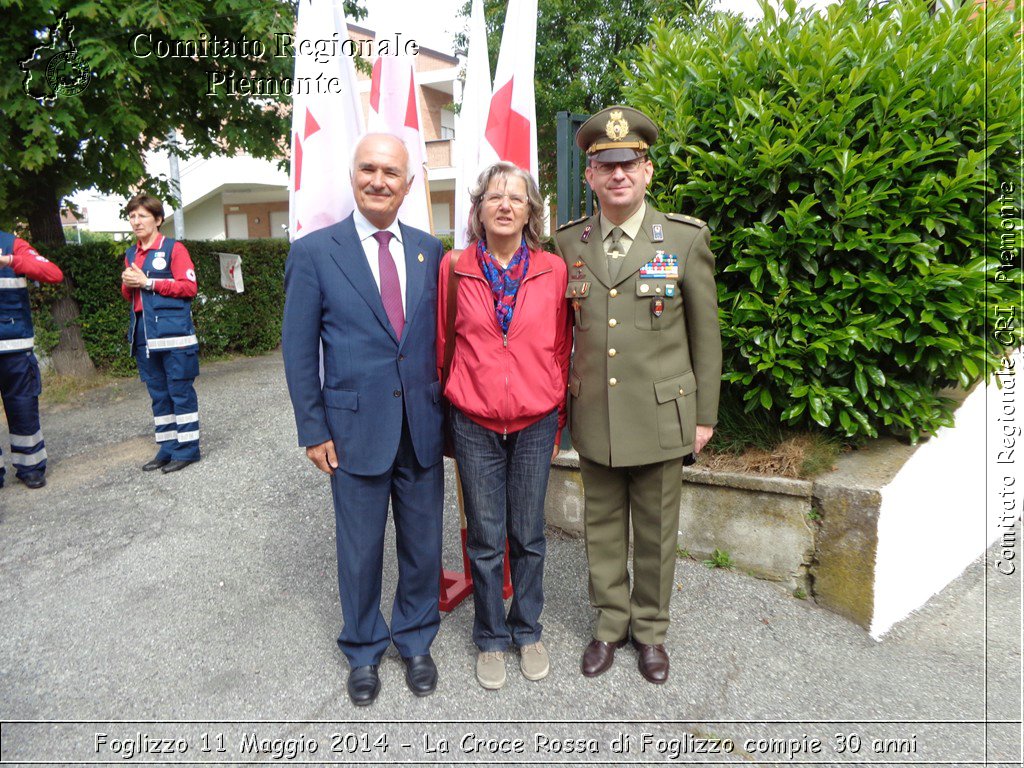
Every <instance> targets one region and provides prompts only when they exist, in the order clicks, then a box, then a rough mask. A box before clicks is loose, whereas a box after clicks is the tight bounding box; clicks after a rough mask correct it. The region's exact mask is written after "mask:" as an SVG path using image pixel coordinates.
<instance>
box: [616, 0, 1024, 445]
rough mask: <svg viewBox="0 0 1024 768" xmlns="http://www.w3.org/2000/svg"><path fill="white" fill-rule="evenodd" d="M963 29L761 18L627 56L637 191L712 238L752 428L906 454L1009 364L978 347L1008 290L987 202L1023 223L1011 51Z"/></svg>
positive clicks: (873, 20)
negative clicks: (639, 114)
mask: <svg viewBox="0 0 1024 768" xmlns="http://www.w3.org/2000/svg"><path fill="white" fill-rule="evenodd" d="M975 8H976V6H975V5H974V4H973V3H969V4H966V5H965V6H964V7H962V8H958V9H950V8H942V9H941V10H940V11H939V12H938V13H936V14H934V15H933V14H932V13H931V12H930V11H929V4H927V3H920V2H909V1H908V0H905V1H903V2H892V3H889V4H886V5H883V6H881V7H871V8H870V9H866V8H865V5H864V3H862V2H858V1H857V0H844V2H841V3H839V4H837V5H831V6H829V7H827V8H825V9H822V10H820V11H815V10H812V9H803V10H798V9H797V8H796V4H795V2H793V0H786V2H785V3H784V8H783V9H782V10H779V11H776V10H775V9H773V8H772V7H771V6H770V5H768V4H767V3H762V9H763V11H764V18H763V19H762V20H761V21H759V22H756V23H751V24H750V25H749V26H747V25H745V24H744V22H743V21H742V20H741V19H738V18H736V17H728V16H724V15H714V16H712V18H711V19H710V20H709V21H708V22H707V23H706V24H705V25H702V26H701V27H700V28H693V29H676V28H672V27H668V26H663V25H656V26H654V27H652V42H651V45H650V47H649V48H643V49H638V50H637V51H636V55H635V59H634V60H633V61H632V62H631V66H632V67H633V68H634V72H633V80H632V82H631V83H630V85H629V87H628V89H627V94H628V95H627V99H628V103H630V104H632V105H634V106H636V107H639V108H640V109H643V110H644V111H646V112H648V113H649V114H650V115H651V116H652V117H653V118H654V119H655V121H656V122H657V123H658V124H659V125H660V126H661V128H662V134H661V138H660V139H659V141H658V143H657V145H656V146H655V147H654V148H653V149H652V152H651V154H652V159H653V160H654V165H655V180H654V184H653V187H652V192H653V194H654V195H655V198H656V200H657V203H658V205H659V207H661V208H663V209H665V210H675V211H683V212H687V213H692V214H694V215H696V216H699V217H701V218H703V219H705V220H707V221H708V223H709V225H710V226H711V229H712V233H713V240H714V247H715V252H716V255H717V256H718V270H719V275H718V280H719V304H720V308H721V319H722V330H723V341H724V345H725V375H724V378H725V379H726V380H727V381H729V382H732V383H733V384H734V385H735V386H734V389H735V388H740V389H742V391H743V396H742V397H743V400H744V401H745V403H746V406H745V407H746V410H747V411H748V412H753V411H766V412H768V413H770V414H772V415H773V416H774V417H775V418H777V419H779V420H780V421H781V422H783V423H786V424H789V425H794V426H801V427H811V426H813V425H814V424H818V425H821V426H822V427H827V428H829V429H830V430H831V431H832V432H833V433H834V434H837V435H840V436H843V437H845V438H852V437H860V436H874V435H876V434H878V432H879V431H880V430H888V431H893V432H899V433H904V434H907V435H909V436H910V438H911V439H913V440H917V439H918V438H919V437H921V436H922V435H925V434H929V433H933V432H934V431H935V430H936V429H937V428H938V427H940V426H942V425H946V424H950V423H951V421H952V417H951V409H952V402H951V401H950V400H947V399H945V398H943V397H941V396H940V394H939V391H940V390H941V389H942V388H944V387H948V386H954V385H960V386H963V387H968V386H970V385H972V384H973V383H974V382H976V381H978V380H979V379H981V378H983V377H984V376H985V375H986V372H990V371H991V370H992V369H993V368H997V367H998V366H999V365H1000V362H999V357H1000V355H1001V354H1003V352H1004V347H1006V346H1016V345H1019V343H1020V341H1021V333H1020V328H1019V325H1018V327H1017V329H1016V330H1015V331H1014V332H1013V334H1012V339H1010V342H1011V343H1007V342H1008V338H1007V335H1006V334H1003V335H1002V336H998V335H995V336H994V335H992V334H986V329H987V328H988V327H991V325H992V323H993V321H994V319H995V318H996V317H997V315H996V310H997V308H1000V307H1002V308H1004V311H1005V308H1006V307H1013V306H1014V305H1016V303H1017V297H1016V294H1015V292H1014V288H1015V284H1018V281H1019V279H1020V277H1021V275H1020V271H1019V262H1018V259H1019V248H1020V243H1019V241H1018V239H1017V238H1018V235H1017V234H1016V231H1015V233H1014V242H1013V248H1012V249H1010V251H1009V252H1010V253H1011V255H1012V256H1013V261H1012V263H1003V264H1000V261H999V253H1000V250H1001V249H1000V241H999V239H998V238H999V233H1000V231H1001V230H1000V229H999V227H998V225H999V223H1000V210H999V204H1000V202H1001V201H1000V199H999V198H1000V196H1005V195H1007V194H1009V195H1010V199H1011V200H1016V201H1018V202H1017V203H1016V207H1013V206H1011V210H1012V211H1015V213H1013V215H1014V216H1015V217H1016V219H1017V221H1015V222H1014V223H1015V224H1016V223H1019V216H1020V209H1019V194H1020V192H1019V190H1016V189H1015V188H1014V186H1013V183H1014V179H1015V178H1017V177H1018V172H1019V168H1020V166H1019V150H1020V145H1021V142H1020V125H1019V122H1018V121H1019V110H1020V94H1019V93H1018V92H1017V90H1016V73H1017V68H1018V66H1019V61H1018V56H1019V50H1020V49H1019V41H1018V40H1017V39H1016V38H1015V32H1016V31H1017V27H1016V26H1015V21H1014V14H1013V13H1011V12H1005V10H1004V9H998V8H997V7H996V6H995V5H994V4H989V7H988V10H987V11H984V10H983V11H981V12H979V11H976V10H975ZM972 14H978V15H977V16H976V17H975V18H971V15H972ZM1002 202H1003V203H1004V204H1005V202H1006V201H1005V200H1003V201H1002ZM1005 213H1006V209H1004V216H1005ZM1003 245H1004V247H1005V245H1006V243H1005V242H1004V243H1003ZM997 275H998V278H997ZM997 336H998V338H997Z"/></svg>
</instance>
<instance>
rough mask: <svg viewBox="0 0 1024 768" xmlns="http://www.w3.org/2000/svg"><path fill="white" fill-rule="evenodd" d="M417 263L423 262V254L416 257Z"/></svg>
mask: <svg viewBox="0 0 1024 768" xmlns="http://www.w3.org/2000/svg"><path fill="white" fill-rule="evenodd" d="M416 261H420V262H422V261H423V254H422V253H421V254H420V255H419V256H417V257H416Z"/></svg>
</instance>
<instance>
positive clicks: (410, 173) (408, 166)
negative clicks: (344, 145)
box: [348, 131, 416, 183]
mask: <svg viewBox="0 0 1024 768" xmlns="http://www.w3.org/2000/svg"><path fill="white" fill-rule="evenodd" d="M379 136H388V137H390V138H392V139H394V140H395V141H397V142H398V143H399V144H401V145H402V149H404V150H405V181H406V183H408V182H410V181H412V180H413V178H414V177H415V176H416V172H415V171H414V170H413V167H412V152H410V151H409V145H408V144H406V143H405V139H403V138H402V137H401V136H396V135H395V134H393V133H387V132H386V131H374V132H373V133H364V134H363V135H362V136H360V137H359V140H358V141H356V144H355V146H354V147H352V157H350V158H349V161H348V176H349V178H350V179H351V178H354V177H355V175H356V155H357V154H359V147H361V146H362V144H363V142H364V141H365V140H366V139H369V138H371V137H379Z"/></svg>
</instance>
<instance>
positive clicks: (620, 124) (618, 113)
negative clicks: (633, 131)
mask: <svg viewBox="0 0 1024 768" xmlns="http://www.w3.org/2000/svg"><path fill="white" fill-rule="evenodd" d="M604 132H605V133H606V134H608V138H609V139H611V140H612V141H621V140H622V139H624V138H625V137H626V134H627V133H629V123H628V122H626V118H624V117H623V116H622V110H621V109H613V110H612V113H611V115H610V116H609V118H608V124H607V125H606V126H605V127H604Z"/></svg>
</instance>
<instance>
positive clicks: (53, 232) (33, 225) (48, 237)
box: [25, 176, 66, 252]
mask: <svg viewBox="0 0 1024 768" xmlns="http://www.w3.org/2000/svg"><path fill="white" fill-rule="evenodd" d="M26 187H27V188H29V189H31V190H32V193H31V195H30V196H29V197H28V199H27V200H26V201H25V202H26V203H27V205H28V228H29V230H30V231H31V235H30V236H29V238H28V241H29V242H30V243H32V245H34V246H36V248H37V249H39V250H40V252H42V248H41V246H47V245H50V246H53V245H64V244H65V242H66V241H65V239H64V227H62V226H61V223H60V195H58V194H57V190H56V189H55V188H54V186H53V185H52V184H50V183H48V180H47V179H46V177H45V176H37V178H36V179H35V180H34V181H33V183H32V184H31V185H26Z"/></svg>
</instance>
